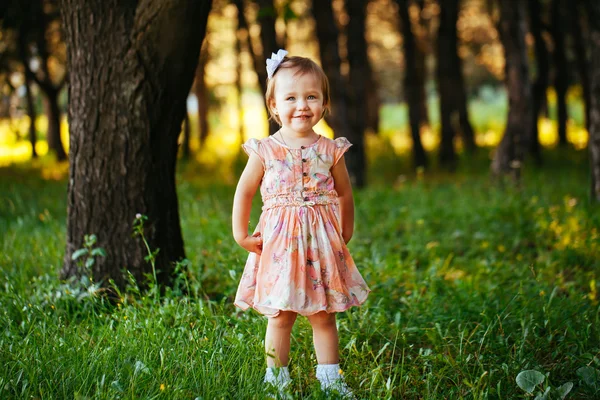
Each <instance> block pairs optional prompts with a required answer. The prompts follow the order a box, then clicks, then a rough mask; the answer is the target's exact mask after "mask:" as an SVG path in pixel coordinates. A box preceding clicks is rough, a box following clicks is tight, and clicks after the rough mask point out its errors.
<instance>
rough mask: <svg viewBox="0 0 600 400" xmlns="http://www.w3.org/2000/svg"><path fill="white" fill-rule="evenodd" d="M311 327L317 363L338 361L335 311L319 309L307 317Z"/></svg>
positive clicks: (335, 362)
mask: <svg viewBox="0 0 600 400" xmlns="http://www.w3.org/2000/svg"><path fill="white" fill-rule="evenodd" d="M308 321H309V322H310V325H311V326H312V329H313V342H314V344H315V353H317V362H318V363H319V364H337V363H339V361H340V356H339V351H338V332H337V326H336V324H335V313H332V314H328V313H326V312H325V311H321V312H319V313H317V314H314V315H311V316H309V317H308Z"/></svg>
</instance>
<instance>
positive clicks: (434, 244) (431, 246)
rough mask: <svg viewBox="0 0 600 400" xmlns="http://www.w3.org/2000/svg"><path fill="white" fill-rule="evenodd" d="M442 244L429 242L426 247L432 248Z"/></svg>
mask: <svg viewBox="0 0 600 400" xmlns="http://www.w3.org/2000/svg"><path fill="white" fill-rule="evenodd" d="M439 245H440V242H429V243H427V244H426V245H425V247H426V248H427V250H431V249H433V248H435V247H438V246H439Z"/></svg>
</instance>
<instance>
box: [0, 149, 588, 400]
mask: <svg viewBox="0 0 600 400" xmlns="http://www.w3.org/2000/svg"><path fill="white" fill-rule="evenodd" d="M384 156H385V155H382V159H391V157H389V155H387V156H385V157H384ZM386 157H387V158H386ZM486 158H487V157H486V155H485V154H484V155H480V156H479V161H477V162H476V164H475V165H469V164H468V163H466V162H465V163H464V165H463V167H462V168H461V170H460V171H459V173H458V174H456V175H448V174H442V173H440V172H437V173H434V172H429V171H426V172H425V174H424V176H420V175H419V176H416V177H412V176H411V175H410V174H407V176H408V178H407V179H401V180H395V181H394V182H395V184H394V185H389V184H387V185H386V184H384V182H383V179H380V180H379V181H377V179H374V181H375V184H374V185H373V186H372V187H370V188H369V189H366V190H362V191H357V192H356V193H355V198H356V206H357V209H356V212H357V215H356V217H357V218H356V235H355V238H354V239H353V241H352V242H351V244H350V250H351V252H352V254H353V256H354V258H355V261H356V263H357V265H358V266H359V268H360V270H361V271H362V273H363V276H364V277H365V279H366V280H367V282H368V283H369V285H370V287H371V289H372V290H373V292H372V293H371V295H370V297H369V300H368V301H367V303H366V304H365V305H364V306H363V307H361V308H355V309H352V310H351V311H350V312H346V313H343V314H340V315H339V318H338V325H339V331H340V341H341V346H340V347H341V357H342V368H343V370H344V373H345V376H346V380H347V382H348V383H349V384H350V386H351V387H352V388H354V390H355V393H356V394H357V396H358V397H359V398H368V399H385V398H389V399H391V398H394V399H395V398H405V399H423V398H425V399H437V398H440V399H441V398H453V399H454V398H466V399H484V398H502V399H504V398H525V397H526V393H525V392H524V391H523V390H522V389H520V388H519V386H518V385H517V383H516V381H515V379H516V376H517V375H518V374H519V372H521V371H524V370H537V371H540V372H542V373H544V374H547V377H546V379H545V382H544V384H542V385H540V386H539V387H538V388H537V389H536V393H539V392H540V391H541V390H542V386H544V385H547V384H549V385H550V386H552V387H553V388H557V387H559V386H561V385H562V384H564V383H566V382H572V383H573V384H574V387H573V390H572V391H571V393H570V394H569V396H568V398H580V399H592V398H598V396H600V391H599V390H600V379H599V380H596V381H594V380H593V379H591V380H590V379H584V377H585V375H582V371H584V370H580V369H581V368H583V367H591V368H592V369H589V368H588V369H587V370H585V371H588V372H589V371H594V370H593V369H596V370H599V369H600V328H599V327H600V320H599V319H600V306H599V304H598V300H599V299H600V298H599V296H598V294H597V292H598V289H599V283H600V273H599V271H600V269H599V266H600V261H599V260H600V244H599V242H600V241H599V240H598V239H599V235H600V233H599V232H600V212H599V211H598V209H597V208H594V207H593V206H592V205H590V204H589V202H588V200H587V199H588V195H587V192H588V181H587V173H586V170H587V167H586V162H587V161H586V157H585V154H584V153H581V152H580V153H575V152H563V153H559V152H558V151H554V152H550V153H548V154H547V160H548V165H546V166H545V167H544V168H543V169H535V168H530V169H529V170H528V171H527V172H526V173H525V176H524V183H523V186H522V187H521V188H518V189H517V188H513V187H504V188H501V187H498V186H496V185H494V184H493V183H492V182H491V181H490V179H489V177H488V175H487V161H486ZM463 161H464V160H463ZM197 168H198V166H195V165H191V164H190V165H186V166H185V168H184V171H182V172H181V173H180V179H179V195H180V215H181V216H182V229H183V234H184V238H185V243H186V252H187V255H188V258H189V260H190V262H191V266H190V273H189V274H188V275H182V278H185V279H187V284H188V285H189V288H190V290H189V294H187V295H184V294H182V293H181V291H180V290H178V289H177V288H175V289H173V290H171V291H168V292H167V293H166V294H165V296H164V297H162V298H161V299H160V301H156V300H155V299H154V297H153V296H151V295H149V294H148V293H139V292H138V291H137V290H136V287H135V286H134V285H132V286H131V287H129V288H128V290H126V291H124V292H123V293H121V298H122V302H121V303H120V304H118V305H111V304H109V303H107V302H105V301H104V300H103V298H102V296H100V295H99V292H98V291H97V290H96V289H95V288H94V287H93V286H92V287H90V286H89V285H88V284H86V283H85V282H80V283H77V282H60V281H59V280H58V279H57V275H58V271H59V269H60V266H61V262H62V257H63V251H64V245H65V243H64V242H65V218H66V206H65V197H66V181H64V180H59V181H46V180H43V179H41V178H40V177H39V175H40V173H39V171H38V170H37V169H35V168H31V167H28V166H22V167H11V168H8V169H3V170H0V187H2V192H1V193H0V237H1V240H0V282H1V285H0V398H3V399H4V398H23V399H25V398H27V399H29V398H39V399H68V398H76V399H87V398H90V399H114V398H127V399H138V398H140V399H142V398H143V399H150V398H152V399H154V398H160V399H174V398H180V399H194V398H202V399H221V398H225V399H229V398H231V399H238V398H263V397H264V395H263V392H262V384H261V381H262V377H263V373H264V361H263V359H264V357H263V351H262V347H263V344H262V341H263V336H264V330H265V326H266V321H265V319H264V318H262V317H260V316H258V315H257V314H256V313H254V312H246V313H244V312H240V311H239V310H237V309H236V308H235V307H234V306H233V304H232V299H233V296H234V294H235V290H236V288H237V283H238V279H239V277H240V274H241V271H242V268H243V265H244V260H245V257H246V254H245V252H244V250H242V249H241V248H238V247H237V246H235V243H234V241H233V239H232V238H231V235H230V209H231V203H232V196H233V190H234V188H233V186H226V185H220V184H216V183H207V182H206V181H201V180H200V179H197V178H196V179H192V178H190V177H193V176H196V175H199V174H196V172H198V171H197ZM378 168H380V167H378ZM376 172H377V171H373V170H372V171H370V176H371V177H376V176H377V173H376ZM401 172H402V171H398V170H394V168H392V167H390V168H388V170H387V171H386V175H385V176H386V177H392V176H394V174H396V175H398V174H399V173H401ZM255 205H256V206H257V207H255V210H254V212H253V222H256V220H257V218H258V212H259V210H258V204H255ZM90 233H95V234H96V235H102V234H103V233H102V232H90ZM140 245H142V244H141V243H140ZM315 365H316V360H315V357H314V352H313V350H312V338H311V331H310V327H309V325H308V323H307V322H306V320H305V319H304V318H300V319H299V320H298V323H297V324H296V326H295V328H294V332H293V342H292V353H291V361H290V369H291V374H292V378H293V380H294V381H293V390H294V392H296V397H297V398H306V399H321V398H325V395H324V394H323V393H321V392H320V391H319V389H318V384H316V383H315V378H314V375H315V373H314V368H315ZM578 370H579V373H578ZM588 378H589V374H588ZM592 378H593V377H592Z"/></svg>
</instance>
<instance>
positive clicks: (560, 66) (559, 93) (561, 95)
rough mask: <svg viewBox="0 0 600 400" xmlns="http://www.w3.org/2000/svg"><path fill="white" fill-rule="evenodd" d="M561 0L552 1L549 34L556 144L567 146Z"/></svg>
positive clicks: (566, 84) (565, 65)
mask: <svg viewBox="0 0 600 400" xmlns="http://www.w3.org/2000/svg"><path fill="white" fill-rule="evenodd" d="M562 3H563V2H562V0H552V24H551V27H552V28H551V33H552V40H553V41H554V53H553V58H554V67H555V74H554V89H555V90H556V107H557V110H558V121H557V122H558V144H559V145H560V146H566V145H567V118H568V115H567V89H568V87H569V76H568V72H567V57H566V55H565V40H564V36H565V33H566V32H565V31H564V29H563V25H564V24H563V17H562V15H564V13H562V11H563V4H562Z"/></svg>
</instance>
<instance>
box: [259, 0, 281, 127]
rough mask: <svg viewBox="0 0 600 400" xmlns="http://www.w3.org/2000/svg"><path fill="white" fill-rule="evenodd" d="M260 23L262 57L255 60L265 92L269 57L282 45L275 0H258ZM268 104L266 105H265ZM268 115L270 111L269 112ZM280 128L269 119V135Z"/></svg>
mask: <svg viewBox="0 0 600 400" xmlns="http://www.w3.org/2000/svg"><path fill="white" fill-rule="evenodd" d="M256 2H257V4H258V6H259V7H260V9H259V11H258V23H259V24H260V41H261V47H262V58H261V57H260V56H257V55H255V57H258V58H257V59H256V60H255V63H254V65H255V68H256V74H257V75H258V81H259V83H260V87H261V89H262V92H263V93H266V92H267V69H266V63H267V58H270V57H271V53H277V51H278V50H279V48H280V46H279V44H278V43H277V32H276V31H275V21H276V20H277V8H276V7H275V1H274V0H257V1H256ZM265 106H266V105H265ZM267 115H268V112H267ZM278 130H279V125H278V124H277V122H275V121H272V120H269V135H272V134H274V133H275V132H277V131H278Z"/></svg>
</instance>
